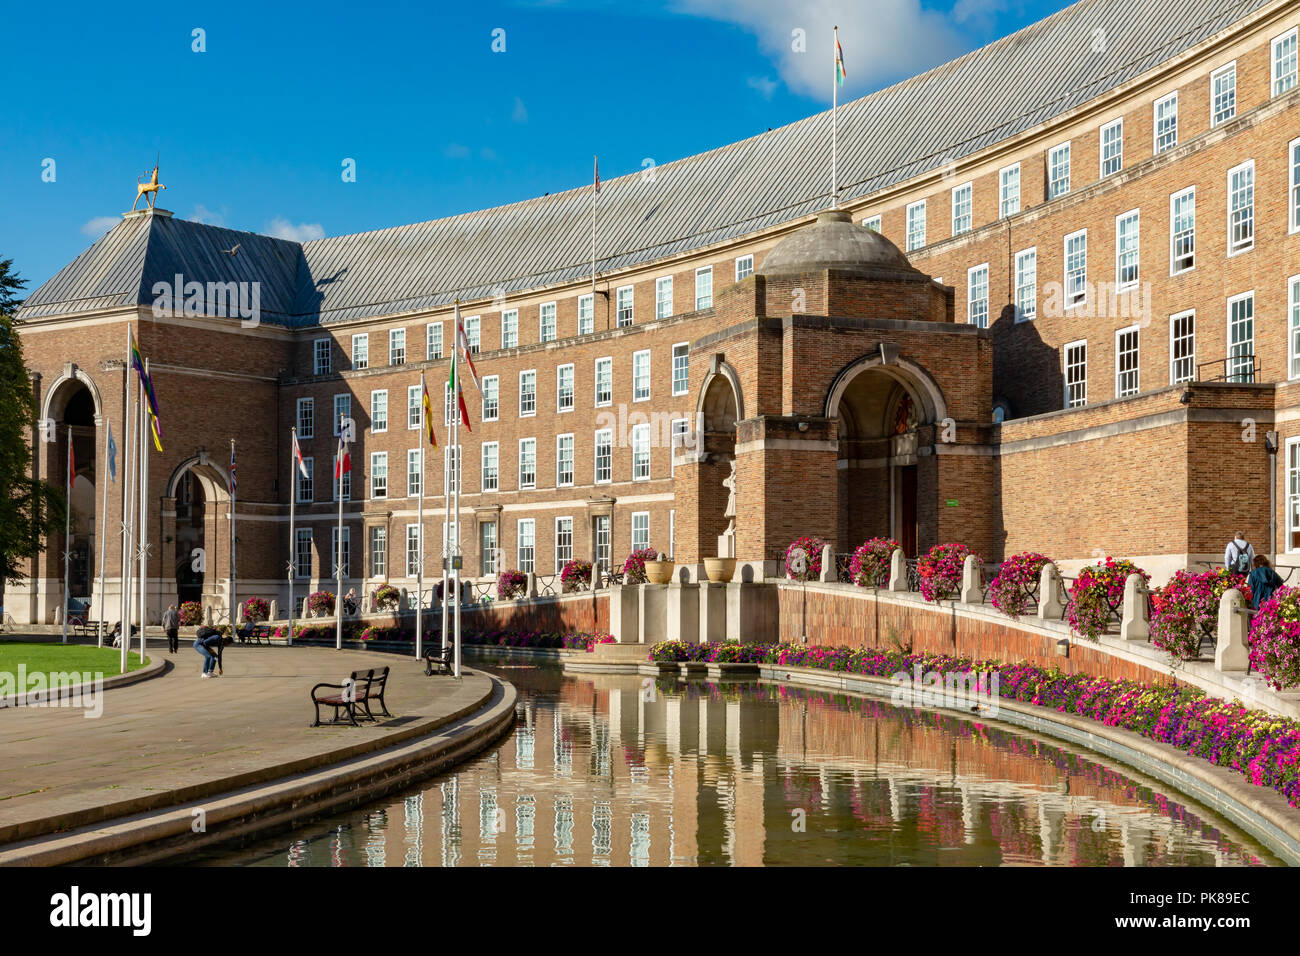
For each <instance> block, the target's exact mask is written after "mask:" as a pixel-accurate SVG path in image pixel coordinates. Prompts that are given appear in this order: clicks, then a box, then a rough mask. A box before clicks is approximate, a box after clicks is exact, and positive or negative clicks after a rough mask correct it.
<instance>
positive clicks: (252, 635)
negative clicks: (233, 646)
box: [235, 624, 271, 644]
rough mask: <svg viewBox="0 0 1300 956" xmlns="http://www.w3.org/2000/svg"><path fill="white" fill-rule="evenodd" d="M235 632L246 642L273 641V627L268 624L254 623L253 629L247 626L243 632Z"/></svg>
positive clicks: (261, 642) (266, 642)
mask: <svg viewBox="0 0 1300 956" xmlns="http://www.w3.org/2000/svg"><path fill="white" fill-rule="evenodd" d="M235 633H236V634H238V635H239V639H240V641H241V642H243V643H244V644H270V643H271V628H270V625H267V624H254V625H253V626H252V628H251V629H250V628H247V627H246V628H245V630H244V631H243V632H242V633H241V632H240V631H236V632H235Z"/></svg>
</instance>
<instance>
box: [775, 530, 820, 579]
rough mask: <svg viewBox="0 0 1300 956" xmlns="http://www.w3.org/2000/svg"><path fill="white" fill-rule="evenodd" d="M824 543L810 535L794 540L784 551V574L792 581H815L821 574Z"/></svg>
mask: <svg viewBox="0 0 1300 956" xmlns="http://www.w3.org/2000/svg"><path fill="white" fill-rule="evenodd" d="M824 547H826V542H825V541H823V540H822V539H821V538H817V537H813V536H812V535H804V536H803V537H802V538H795V540H793V541H791V542H790V546H789V547H788V548H786V549H785V574H786V577H788V578H790V580H792V581H816V580H817V579H818V578H820V577H821V574H822V549H823V548H824Z"/></svg>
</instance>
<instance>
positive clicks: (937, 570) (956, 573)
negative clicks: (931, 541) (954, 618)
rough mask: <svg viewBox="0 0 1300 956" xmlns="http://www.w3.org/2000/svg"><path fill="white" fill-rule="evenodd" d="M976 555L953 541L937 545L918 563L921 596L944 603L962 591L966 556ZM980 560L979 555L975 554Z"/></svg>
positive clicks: (917, 570)
mask: <svg viewBox="0 0 1300 956" xmlns="http://www.w3.org/2000/svg"><path fill="white" fill-rule="evenodd" d="M970 554H975V552H974V551H972V550H971V549H970V548H968V547H966V545H964V544H961V543H960V542H957V541H953V542H951V543H949V544H936V545H935V546H934V547H933V548H931V549H930V550H929V551H927V552H926V553H925V554H924V555H923V556H922V557H921V559H920V560H919V561H917V562H916V573H917V576H918V577H919V578H920V579H921V595H922V597H924V598H925V599H926V600H927V601H942V600H945V599H946V598H950V597H952V596H953V595H955V594H958V593H960V591H961V575H962V565H964V564H965V563H966V556H967V555H970ZM975 559H976V560H977V561H978V560H979V555H977V554H975Z"/></svg>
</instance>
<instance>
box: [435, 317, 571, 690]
mask: <svg viewBox="0 0 1300 956" xmlns="http://www.w3.org/2000/svg"><path fill="white" fill-rule="evenodd" d="M591 307H592V310H593V311H592V314H593V315H594V314H595V311H594V310H595V308H596V303H595V300H594V299H593V300H592V306H591ZM456 311H457V340H456V346H457V347H456V349H455V350H454V351H453V352H452V359H451V360H452V362H453V363H455V362H456V360H457V353H458V352H459V350H460V332H459V327H460V315H459V313H460V309H459V308H457V310H456ZM459 371H460V370H459V369H457V373H458V374H457V375H456V394H455V395H453V396H452V397H451V400H452V402H453V403H454V404H453V407H452V410H451V416H452V417H451V434H452V445H451V447H452V452H451V480H452V482H453V484H452V486H451V496H452V506H451V510H452V521H453V524H452V527H453V528H455V529H456V535H455V540H454V541H453V542H452V551H451V553H452V560H451V566H452V568H451V579H452V589H453V591H454V593H455V595H456V596H455V602H456V603H455V604H453V605H452V613H453V615H454V617H455V624H454V625H453V633H454V634H455V635H456V649H455V651H456V653H455V666H454V669H453V673H454V676H455V677H457V678H459V677H460V568H459V567H457V565H458V564H459V563H460V476H461V468H460V375H459Z"/></svg>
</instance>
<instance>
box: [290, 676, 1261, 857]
mask: <svg viewBox="0 0 1300 956" xmlns="http://www.w3.org/2000/svg"><path fill="white" fill-rule="evenodd" d="M554 690H556V691H557V696H556V698H555V702H554V703H553V704H552V703H551V701H549V700H547V699H545V698H538V697H534V696H530V695H529V694H528V693H527V691H525V693H524V694H523V695H522V697H521V703H520V707H519V714H518V721H517V724H516V727H515V731H514V738H513V742H507V743H505V744H503V745H502V746H501V747H500V748H498V749H497V750H495V751H493V752H492V753H490V754H488V755H485V756H484V757H481V758H479V759H478V760H477V761H475V762H473V763H472V764H471V765H468V766H467V767H464V768H461V770H460V771H458V772H456V773H455V774H453V775H451V776H448V777H447V778H446V779H444V780H442V781H441V782H440V783H438V784H437V785H431V786H429V787H428V788H427V789H426V790H425V791H424V793H422V794H420V795H417V796H414V797H408V798H406V799H405V800H404V801H403V802H402V804H401V806H402V811H403V814H404V817H403V819H404V826H403V827H400V828H399V827H396V826H393V827H388V826H387V825H386V821H385V819H384V817H385V815H384V814H376V813H373V812H372V813H371V814H369V815H368V817H367V818H366V821H365V824H366V827H367V830H368V831H369V832H368V834H367V835H366V837H365V839H364V840H362V839H361V838H360V835H359V834H358V835H355V836H354V835H353V834H350V833H349V832H348V831H347V829H346V828H339V829H338V830H336V831H334V832H333V833H332V834H331V836H330V846H331V853H332V855H333V856H335V857H338V856H340V855H346V853H345V848H346V847H350V846H351V845H352V841H353V840H354V839H356V841H357V842H358V843H363V844H364V856H363V857H354V858H353V859H354V862H355V861H359V860H360V859H364V861H365V862H366V863H367V864H370V865H382V864H383V863H385V862H390V863H391V862H395V861H397V860H401V861H403V862H404V863H406V864H407V865H417V864H423V865H435V864H438V863H441V865H443V866H456V865H460V864H462V863H465V864H476V865H493V864H496V865H524V866H530V865H531V866H557V865H596V866H666V865H672V864H678V865H681V864H694V863H723V864H733V865H741V866H748V865H759V864H763V863H823V862H830V863H834V862H858V863H861V862H875V863H887V862H900V863H901V862H906V863H916V864H926V863H930V864H938V863H947V862H961V863H962V864H985V865H1000V864H1007V863H1011V864H1014V863H1038V862H1043V863H1052V864H1070V863H1075V862H1109V863H1113V864H1121V863H1122V864H1127V865H1153V864H1158V863H1161V862H1164V861H1166V860H1175V859H1181V858H1180V857H1179V854H1185V853H1186V852H1187V851H1188V848H1189V847H1194V849H1195V850H1196V852H1197V853H1198V854H1200V856H1198V857H1197V858H1196V859H1195V860H1193V862H1206V863H1215V864H1225V863H1229V864H1230V863H1235V862H1240V861H1241V858H1242V854H1241V852H1240V851H1236V855H1234V853H1233V852H1231V851H1228V850H1226V849H1225V850H1220V849H1218V848H1216V845H1215V844H1216V835H1214V834H1210V835H1209V836H1208V837H1205V838H1202V837H1200V836H1199V835H1198V834H1197V833H1195V832H1190V831H1189V829H1188V826H1187V825H1186V824H1185V823H1183V822H1182V820H1181V815H1180V819H1179V820H1177V821H1176V820H1174V819H1171V818H1170V816H1169V815H1166V814H1164V813H1162V812H1160V811H1162V810H1164V809H1165V806H1164V804H1163V802H1162V801H1163V798H1161V797H1159V795H1155V796H1154V797H1153V796H1152V795H1151V794H1150V793H1148V792H1146V791H1145V790H1144V789H1143V788H1142V787H1141V786H1139V785H1136V784H1134V782H1133V781H1132V779H1131V778H1130V777H1129V776H1128V775H1127V774H1126V773H1125V772H1124V771H1115V770H1112V769H1110V768H1109V767H1107V766H1106V765H1105V763H1104V762H1103V761H1101V760H1100V759H1098V758H1093V757H1088V758H1080V757H1077V756H1075V755H1073V754H1071V753H1070V752H1068V751H1065V750H1061V749H1060V748H1059V747H1055V746H1051V745H1047V744H1043V743H1040V742H1038V741H1036V740H1034V739H1033V738H1029V737H1025V736H1022V735H1018V734H1011V733H1007V732H1004V731H1001V730H999V729H997V728H996V727H982V726H981V725H979V724H976V723H972V722H967V721H963V720H960V719H958V718H955V717H949V716H940V717H938V718H937V719H936V718H935V716H934V715H929V714H924V713H918V712H913V711H908V710H900V709H898V708H894V707H892V706H890V705H889V704H888V703H887V702H882V701H872V700H866V701H862V700H856V699H852V700H848V701H846V700H845V699H844V698H830V697H826V696H823V695H820V694H815V693H808V694H803V693H797V692H789V693H787V692H784V691H781V690H779V689H777V688H773V687H769V686H763V687H761V688H759V689H758V690H757V691H755V690H754V688H753V687H752V686H750V687H747V688H745V689H743V690H741V689H739V688H736V687H735V686H734V685H732V686H729V685H726V684H723V685H712V684H704V683H691V684H687V685H684V686H682V685H677V686H674V687H673V689H672V690H671V691H669V692H665V691H664V690H663V689H662V688H660V687H659V686H657V685H656V684H655V683H654V682H652V681H647V680H645V679H643V678H640V677H635V676H612V675H603V676H598V677H592V678H587V679H569V678H566V679H564V680H563V681H562V682H560V681H557V684H556V686H555V687H554ZM755 695H757V696H755ZM539 741H542V745H541V746H538V742H539ZM548 744H549V746H548ZM462 814H466V815H467V816H465V817H462ZM386 816H387V817H389V818H392V819H393V820H395V819H396V818H397V804H394V805H393V807H392V809H391V812H390V813H388V814H387V815H386ZM463 819H467V820H469V821H473V822H472V823H471V824H470V825H468V826H464V825H462V821H463ZM435 821H436V822H437V824H438V826H437V827H436V828H434V829H426V825H427V824H429V823H431V822H435ZM799 823H802V824H803V825H802V826H800V825H798V824H799ZM474 824H476V825H474ZM435 832H436V844H437V845H436V848H435V847H434V846H433V845H431V840H432V839H433V834H434V833H435ZM435 850H436V852H435ZM810 852H811V853H813V854H815V855H814V856H813V857H811V858H810V856H809V853H810ZM823 856H824V859H823V858H822V857H823ZM296 858H301V850H300V849H299V848H298V847H297V846H295V847H294V848H291V850H290V862H291V863H292V862H293V861H294V860H295V859H296ZM1247 858H1248V855H1247Z"/></svg>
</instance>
